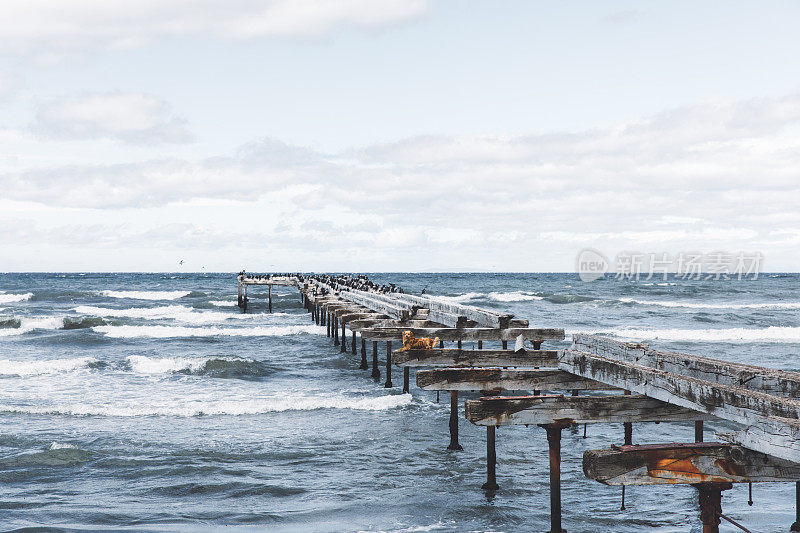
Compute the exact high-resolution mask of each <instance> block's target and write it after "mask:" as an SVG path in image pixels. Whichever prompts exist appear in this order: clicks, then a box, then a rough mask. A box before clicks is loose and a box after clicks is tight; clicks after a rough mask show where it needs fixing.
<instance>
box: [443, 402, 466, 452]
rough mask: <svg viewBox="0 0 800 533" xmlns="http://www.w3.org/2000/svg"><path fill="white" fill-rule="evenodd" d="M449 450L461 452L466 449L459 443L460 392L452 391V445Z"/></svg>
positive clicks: (448, 447)
mask: <svg viewBox="0 0 800 533" xmlns="http://www.w3.org/2000/svg"><path fill="white" fill-rule="evenodd" d="M447 449H448V450H454V451H459V450H463V449H464V448H462V447H461V445H460V444H459V443H458V391H457V390H451V391H450V444H448V445H447Z"/></svg>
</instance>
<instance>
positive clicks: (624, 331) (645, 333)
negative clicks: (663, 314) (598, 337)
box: [608, 326, 800, 343]
mask: <svg viewBox="0 0 800 533" xmlns="http://www.w3.org/2000/svg"><path fill="white" fill-rule="evenodd" d="M608 333H612V334H614V335H616V336H618V337H624V338H627V339H635V340H650V339H655V340H667V341H690V342H733V343H744V342H769V343H800V327H785V326H770V327H767V328H760V329H753V328H727V329H636V328H620V329H612V330H609V331H608Z"/></svg>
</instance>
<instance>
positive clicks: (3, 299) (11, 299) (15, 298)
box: [0, 292, 33, 304]
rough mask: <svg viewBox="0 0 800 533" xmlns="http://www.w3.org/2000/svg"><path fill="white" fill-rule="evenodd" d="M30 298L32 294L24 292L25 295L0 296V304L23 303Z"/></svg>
mask: <svg viewBox="0 0 800 533" xmlns="http://www.w3.org/2000/svg"><path fill="white" fill-rule="evenodd" d="M31 298H33V293H32V292H26V293H25V294H0V304H10V303H15V302H24V301H26V300H30V299H31Z"/></svg>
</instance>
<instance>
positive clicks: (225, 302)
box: [208, 300, 238, 307]
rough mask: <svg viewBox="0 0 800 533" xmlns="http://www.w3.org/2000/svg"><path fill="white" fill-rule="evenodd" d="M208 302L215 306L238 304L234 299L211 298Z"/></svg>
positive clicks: (233, 305)
mask: <svg viewBox="0 0 800 533" xmlns="http://www.w3.org/2000/svg"><path fill="white" fill-rule="evenodd" d="M208 303H210V304H211V305H216V306H217V307H236V306H237V305H238V304H237V302H236V300H211V301H209V302H208Z"/></svg>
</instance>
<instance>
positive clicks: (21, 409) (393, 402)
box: [0, 394, 412, 417]
mask: <svg viewBox="0 0 800 533" xmlns="http://www.w3.org/2000/svg"><path fill="white" fill-rule="evenodd" d="M411 402H412V396H411V395H410V394H388V395H384V396H377V397H366V398H352V397H347V396H343V395H341V394H336V395H327V396H295V395H283V396H276V397H269V398H254V399H247V400H242V399H237V400H182V399H181V400H172V401H169V402H166V401H165V402H158V401H155V402H153V403H150V404H147V403H144V402H142V401H138V400H137V401H136V402H131V404H130V405H124V404H123V403H121V402H115V403H113V404H99V405H98V404H87V403H73V404H66V405H56V406H17V405H8V404H0V412H13V413H27V414H57V415H72V416H111V417H135V416H177V417H193V416H223V415H228V416H241V415H258V414H266V413H277V412H284V411H313V410H317V409H351V410H357V411H385V410H389V409H397V408H400V407H404V406H407V405H410V404H411Z"/></svg>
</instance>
